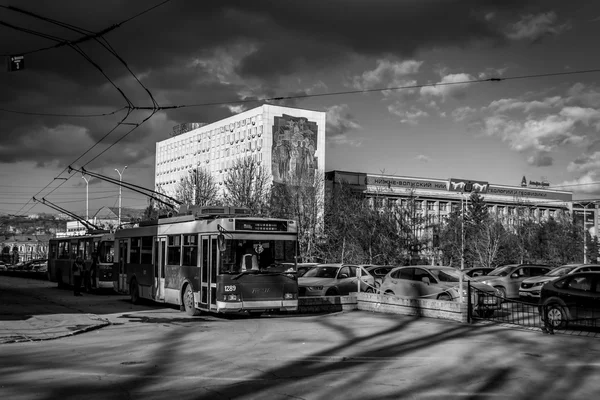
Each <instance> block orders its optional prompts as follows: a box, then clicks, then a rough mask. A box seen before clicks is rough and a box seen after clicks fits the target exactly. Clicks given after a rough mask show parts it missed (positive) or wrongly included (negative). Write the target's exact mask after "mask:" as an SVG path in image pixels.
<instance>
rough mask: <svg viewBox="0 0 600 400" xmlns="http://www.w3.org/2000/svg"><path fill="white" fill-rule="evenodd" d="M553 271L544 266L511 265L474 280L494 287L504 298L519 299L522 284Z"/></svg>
mask: <svg viewBox="0 0 600 400" xmlns="http://www.w3.org/2000/svg"><path fill="white" fill-rule="evenodd" d="M551 270H552V267H550V266H549V265H543V264H509V265H503V266H501V267H498V268H496V269H495V270H493V271H492V272H490V273H489V274H487V275H484V276H478V277H476V278H473V280H474V281H477V282H482V283H485V284H486V285H490V286H493V287H494V288H496V289H498V292H499V294H500V295H501V296H502V297H503V298H518V297H519V287H520V286H521V282H523V281H524V280H525V279H527V278H530V277H532V276H540V275H545V274H547V273H548V272H550V271H551Z"/></svg>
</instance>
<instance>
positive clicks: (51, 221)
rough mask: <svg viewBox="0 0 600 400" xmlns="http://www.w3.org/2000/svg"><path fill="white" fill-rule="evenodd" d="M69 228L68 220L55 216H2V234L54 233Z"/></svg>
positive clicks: (0, 230)
mask: <svg viewBox="0 0 600 400" xmlns="http://www.w3.org/2000/svg"><path fill="white" fill-rule="evenodd" d="M66 229H67V222H66V221H64V220H61V219H57V218H56V217H54V216H46V215H44V216H40V218H37V219H30V218H27V217H9V216H0V235H5V236H6V235H12V234H22V235H31V234H34V233H38V234H48V235H50V234H53V233H55V232H57V231H58V232H64V231H65V230H66Z"/></svg>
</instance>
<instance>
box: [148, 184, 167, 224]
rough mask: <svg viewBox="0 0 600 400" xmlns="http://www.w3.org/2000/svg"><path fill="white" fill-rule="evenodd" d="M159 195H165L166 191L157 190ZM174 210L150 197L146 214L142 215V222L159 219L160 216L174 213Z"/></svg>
mask: <svg viewBox="0 0 600 400" xmlns="http://www.w3.org/2000/svg"><path fill="white" fill-rule="evenodd" d="M155 191H156V192H158V193H159V194H158V195H157V196H160V194H165V192H164V190H163V189H161V188H157V189H156V190H155ZM172 211H173V209H172V208H170V207H169V206H167V205H166V204H164V203H161V202H160V201H157V200H156V199H154V198H152V197H149V198H148V206H146V208H145V209H144V214H143V215H142V220H144V221H148V220H152V219H157V218H158V217H159V216H163V215H167V214H168V213H169V212H172Z"/></svg>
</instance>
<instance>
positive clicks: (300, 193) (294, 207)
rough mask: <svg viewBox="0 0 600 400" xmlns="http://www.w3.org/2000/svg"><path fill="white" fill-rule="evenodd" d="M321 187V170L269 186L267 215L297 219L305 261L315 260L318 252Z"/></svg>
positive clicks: (321, 230) (301, 251)
mask: <svg viewBox="0 0 600 400" xmlns="http://www.w3.org/2000/svg"><path fill="white" fill-rule="evenodd" d="M324 186H325V177H324V174H323V172H322V171H315V173H314V175H313V176H312V177H308V176H304V177H303V178H300V179H293V180H291V181H288V182H287V183H286V184H281V183H274V184H273V187H272V189H271V198H270V204H269V212H270V215H271V216H273V217H276V218H289V219H293V220H295V221H296V223H297V224H298V242H299V245H300V255H301V256H302V260H303V261H304V262H306V261H314V260H315V259H316V257H317V255H318V249H317V244H318V243H319V241H320V240H321V237H322V235H323V209H324V201H325V199H324V197H325V193H324Z"/></svg>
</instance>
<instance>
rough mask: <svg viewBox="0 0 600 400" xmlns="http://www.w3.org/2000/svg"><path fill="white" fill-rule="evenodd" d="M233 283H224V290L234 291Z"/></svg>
mask: <svg viewBox="0 0 600 400" xmlns="http://www.w3.org/2000/svg"><path fill="white" fill-rule="evenodd" d="M235 289H236V287H235V285H225V291H226V292H235Z"/></svg>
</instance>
